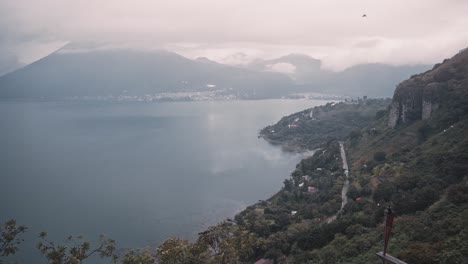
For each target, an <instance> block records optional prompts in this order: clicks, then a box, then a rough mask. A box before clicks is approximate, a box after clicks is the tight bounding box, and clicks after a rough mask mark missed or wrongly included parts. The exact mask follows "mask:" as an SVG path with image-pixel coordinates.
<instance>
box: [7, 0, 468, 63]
mask: <svg viewBox="0 0 468 264" xmlns="http://www.w3.org/2000/svg"><path fill="white" fill-rule="evenodd" d="M467 13H468V2H467V1H463V0H448V1H447V0H424V1H422V0H413V1H403V0H392V1H390V0H379V1H376V0H354V1H338V0H316V1H310V0H309V1H305V0H288V1H286V0H275V1H271V0H270V1H266V0H260V1H247V0H236V1H234V0H223V1H220V0H200V1H187V0H185V1H184V0H171V1H149V0H118V1H116V0H114V1H103V0H101V1H96V0H80V1H72V0H41V1H28V0H15V1H7V0H2V1H0V68H2V67H11V65H13V64H18V65H19V64H21V65H23V64H27V63H30V62H32V61H34V60H37V59H39V58H41V57H43V56H45V55H47V54H48V53H50V52H52V51H54V50H56V49H58V48H60V47H61V46H63V45H65V44H66V43H70V42H72V43H93V45H98V46H103V45H104V46H108V47H110V46H115V47H132V48H139V49H161V48H162V49H168V50H172V51H175V52H178V53H180V54H182V55H184V56H187V57H190V58H195V57H198V56H204V57H208V58H210V59H213V60H216V61H218V62H223V63H228V64H245V63H248V62H250V61H252V60H254V59H257V58H265V59H268V58H273V57H277V56H280V55H284V54H288V53H292V52H295V53H304V54H308V55H310V56H312V57H315V58H319V59H322V60H323V61H324V64H323V67H324V68H327V69H334V70H340V69H343V68H346V67H349V66H352V65H355V64H358V63H369V62H382V63H388V64H393V65H398V64H417V63H429V64H431V63H435V62H438V61H440V60H442V59H443V58H446V57H449V56H451V55H452V54H454V53H456V52H457V51H458V50H460V49H461V48H464V47H465V46H466V44H467V43H468V31H466V25H467V24H468V16H466V14H467ZM363 14H366V15H367V17H362V16H363ZM109 43H110V44H109Z"/></svg>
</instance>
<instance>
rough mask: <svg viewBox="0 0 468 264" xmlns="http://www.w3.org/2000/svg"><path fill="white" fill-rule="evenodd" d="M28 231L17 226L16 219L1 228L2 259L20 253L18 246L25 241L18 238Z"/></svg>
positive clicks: (0, 251)
mask: <svg viewBox="0 0 468 264" xmlns="http://www.w3.org/2000/svg"><path fill="white" fill-rule="evenodd" d="M27 229H28V228H27V227H25V226H18V225H16V220H14V219H11V220H8V221H6V222H5V223H4V224H3V226H0V234H1V235H0V257H6V256H8V255H12V254H15V253H16V251H18V245H19V244H21V242H23V241H24V239H19V238H17V236H18V235H19V234H22V233H24V232H26V230H27ZM1 262H2V261H1V260H0V263H1Z"/></svg>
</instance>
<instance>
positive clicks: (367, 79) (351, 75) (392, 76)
mask: <svg viewBox="0 0 468 264" xmlns="http://www.w3.org/2000/svg"><path fill="white" fill-rule="evenodd" d="M285 64H289V65H290V66H291V68H292V69H294V70H293V72H290V73H287V74H288V75H289V76H290V77H291V78H292V79H293V80H294V81H295V83H296V84H297V85H300V86H301V87H302V90H304V91H309V92H310V91H315V92H323V93H336V94H344V95H349V96H364V95H367V96H371V97H391V96H392V94H393V91H394V89H395V87H396V85H397V84H398V83H400V82H401V81H403V80H405V79H407V78H409V77H410V76H411V75H414V74H417V73H420V72H423V71H426V70H428V69H430V68H431V66H430V65H401V66H391V65H386V64H379V63H371V64H360V65H355V66H352V67H350V68H347V69H345V70H343V71H340V72H333V71H329V70H324V69H322V68H321V66H322V62H321V61H320V60H318V59H315V58H312V57H310V56H307V55H304V54H289V55H286V56H283V57H279V58H276V59H272V60H255V61H253V62H252V63H250V64H249V65H247V68H249V69H255V70H262V71H277V70H281V68H280V67H278V68H275V66H283V67H284V65H285Z"/></svg>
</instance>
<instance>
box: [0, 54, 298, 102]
mask: <svg viewBox="0 0 468 264" xmlns="http://www.w3.org/2000/svg"><path fill="white" fill-rule="evenodd" d="M207 85H208V86H207ZM293 86H294V85H293V83H292V81H291V79H290V78H289V77H287V76H286V75H283V74H280V73H273V72H259V71H254V70H250V69H241V68H237V67H233V66H226V65H222V64H218V63H212V62H210V61H207V60H190V59H188V58H185V57H182V56H180V55H178V54H175V53H172V52H166V51H156V52H144V51H135V50H99V51H89V52H64V51H58V52H55V53H52V54H51V55H49V56H47V57H45V58H42V59H41V60H39V61H36V62H34V63H32V64H30V65H28V66H26V67H24V68H22V69H20V70H17V71H15V72H12V73H9V74H7V75H5V76H3V77H1V78H0V97H3V98H39V97H46V98H61V97H71V96H109V95H113V96H117V95H120V94H123V93H125V94H127V95H145V94H154V93H158V92H179V91H204V90H207V89H227V90H228V91H230V92H232V93H234V94H238V95H239V96H240V97H241V98H272V97H273V98H274V97H280V96H281V95H283V94H284V93H285V91H288V89H291V88H292V87H293Z"/></svg>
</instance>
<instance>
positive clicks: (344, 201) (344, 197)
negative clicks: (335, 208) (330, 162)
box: [338, 141, 349, 213]
mask: <svg viewBox="0 0 468 264" xmlns="http://www.w3.org/2000/svg"><path fill="white" fill-rule="evenodd" d="M340 152H341V160H342V162H343V170H344V173H345V176H346V179H345V182H344V185H343V189H342V190H341V208H340V211H339V212H338V213H340V212H341V211H342V210H343V208H344V207H345V205H346V204H347V203H348V196H347V195H346V194H347V193H348V189H349V170H348V161H347V160H346V152H345V149H344V142H343V141H340Z"/></svg>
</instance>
